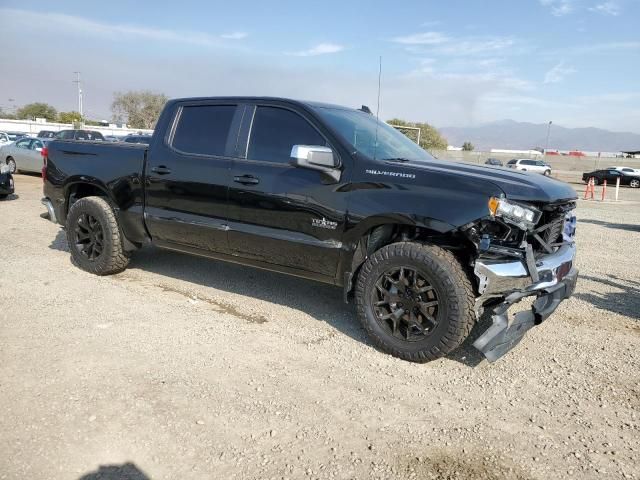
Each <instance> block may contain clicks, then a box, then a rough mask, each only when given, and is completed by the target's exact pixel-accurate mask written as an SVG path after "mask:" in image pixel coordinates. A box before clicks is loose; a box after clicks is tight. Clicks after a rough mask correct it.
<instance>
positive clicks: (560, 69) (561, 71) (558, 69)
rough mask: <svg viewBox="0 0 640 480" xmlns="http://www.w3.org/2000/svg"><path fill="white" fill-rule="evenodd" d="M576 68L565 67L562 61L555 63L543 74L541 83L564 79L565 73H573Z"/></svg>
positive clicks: (556, 81)
mask: <svg viewBox="0 0 640 480" xmlns="http://www.w3.org/2000/svg"><path fill="white" fill-rule="evenodd" d="M575 71H576V70H575V69H574V68H572V67H565V66H564V62H560V63H558V64H556V65H555V66H554V67H553V68H552V69H551V70H549V71H548V72H547V73H546V74H545V76H544V82H543V83H558V82H561V81H563V80H564V78H565V77H566V76H567V75H570V74H572V73H574V72H575Z"/></svg>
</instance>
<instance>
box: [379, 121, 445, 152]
mask: <svg viewBox="0 0 640 480" xmlns="http://www.w3.org/2000/svg"><path fill="white" fill-rule="evenodd" d="M387 123H390V124H391V125H401V126H403V127H417V128H419V129H420V146H421V147H422V148H424V149H425V150H446V149H447V145H448V144H449V143H448V142H447V139H446V138H444V137H443V136H442V135H440V132H438V130H436V128H435V127H433V126H431V125H429V124H428V123H421V122H417V123H415V122H407V121H406V120H402V119H400V118H392V119H391V120H389V121H388V122H387ZM399 130H400V131H401V132H402V133H404V134H405V135H406V136H407V137H409V138H410V139H412V140H413V141H414V142H415V141H416V140H417V135H418V132H416V131H415V130H405V129H399Z"/></svg>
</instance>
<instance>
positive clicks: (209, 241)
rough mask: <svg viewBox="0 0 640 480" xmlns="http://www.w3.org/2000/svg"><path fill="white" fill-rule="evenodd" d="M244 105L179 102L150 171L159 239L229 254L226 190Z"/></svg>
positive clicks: (150, 207)
mask: <svg viewBox="0 0 640 480" xmlns="http://www.w3.org/2000/svg"><path fill="white" fill-rule="evenodd" d="M243 109H244V106H238V105H236V104H225V103H207V102H193V103H185V104H181V105H177V106H176V112H175V117H174V121H173V128H172V133H171V134H170V135H168V138H155V137H154V141H153V142H152V144H151V146H150V150H149V154H148V157H149V160H148V162H147V170H146V181H147V185H146V191H145V194H146V202H145V221H146V224H147V228H148V229H149V233H150V234H151V237H152V238H153V240H154V241H155V242H157V243H158V244H165V246H167V245H168V246H170V245H182V246H187V247H195V248H198V249H202V250H207V251H211V252H219V253H228V248H227V246H228V243H227V226H226V215H227V191H228V188H229V179H230V173H231V162H232V158H231V155H233V153H234V152H235V146H236V142H235V139H236V135H235V133H236V132H237V126H238V125H239V124H240V119H241V117H242V115H241V111H242V110H243Z"/></svg>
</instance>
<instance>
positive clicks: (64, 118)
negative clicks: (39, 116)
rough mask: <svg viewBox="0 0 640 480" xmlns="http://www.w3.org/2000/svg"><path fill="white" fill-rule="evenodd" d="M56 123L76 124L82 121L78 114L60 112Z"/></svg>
mask: <svg viewBox="0 0 640 480" xmlns="http://www.w3.org/2000/svg"><path fill="white" fill-rule="evenodd" d="M58 121H59V122H60V123H78V122H81V121H82V115H80V113H78V112H60V113H59V114H58Z"/></svg>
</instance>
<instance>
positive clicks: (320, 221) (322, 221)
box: [311, 217, 338, 230]
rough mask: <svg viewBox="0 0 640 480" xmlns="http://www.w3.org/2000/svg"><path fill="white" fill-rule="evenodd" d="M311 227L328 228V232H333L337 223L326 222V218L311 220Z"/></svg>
mask: <svg viewBox="0 0 640 480" xmlns="http://www.w3.org/2000/svg"><path fill="white" fill-rule="evenodd" d="M311 226H312V227H318V228H328V229H329V230H335V229H336V227H337V226H338V222H332V221H331V220H327V219H326V218H324V217H322V218H312V219H311Z"/></svg>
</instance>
